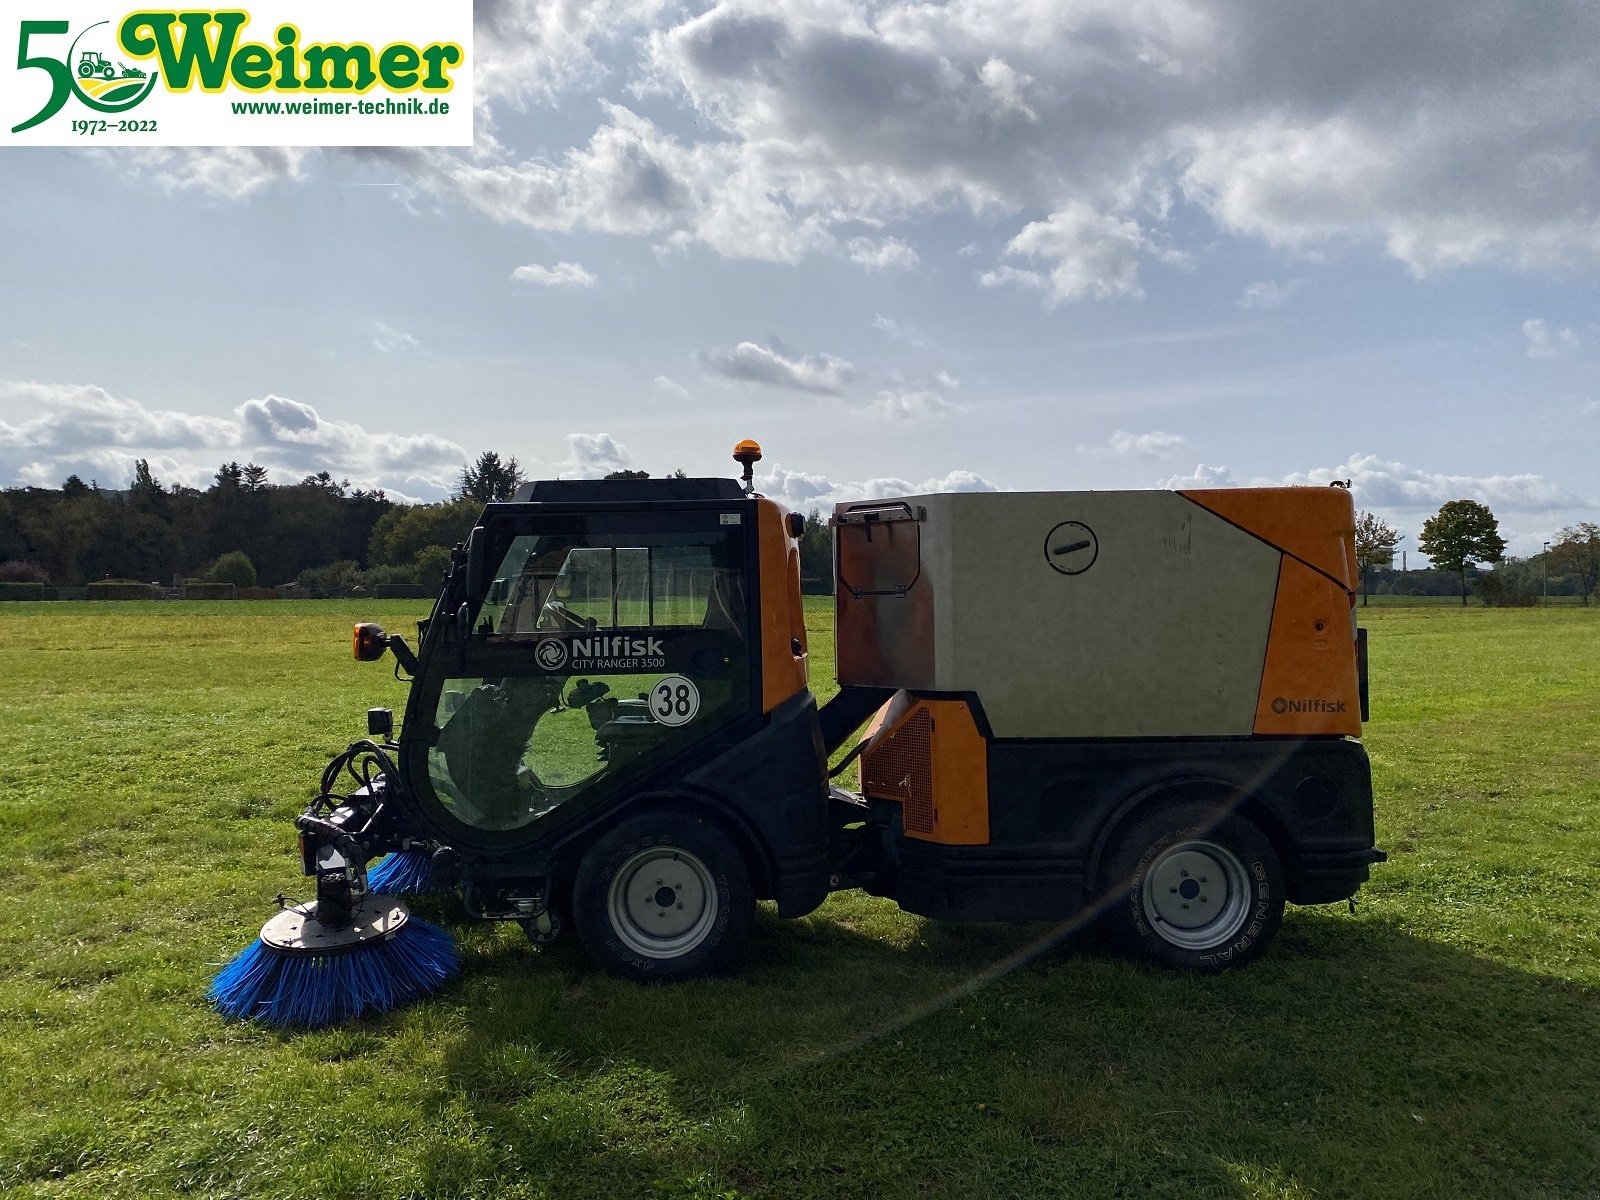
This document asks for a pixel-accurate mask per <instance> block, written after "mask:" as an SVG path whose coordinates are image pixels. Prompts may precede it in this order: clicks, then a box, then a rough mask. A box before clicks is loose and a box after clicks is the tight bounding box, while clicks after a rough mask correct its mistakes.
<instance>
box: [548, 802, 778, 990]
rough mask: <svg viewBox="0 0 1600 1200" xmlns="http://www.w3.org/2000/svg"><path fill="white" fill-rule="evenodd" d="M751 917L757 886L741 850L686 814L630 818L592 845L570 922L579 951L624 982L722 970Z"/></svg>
mask: <svg viewBox="0 0 1600 1200" xmlns="http://www.w3.org/2000/svg"><path fill="white" fill-rule="evenodd" d="M754 915H755V890H754V887H753V885H752V883H751V880H750V868H749V866H748V864H747V863H746V862H745V858H744V855H743V854H742V853H740V850H739V847H738V846H736V845H735V844H734V842H733V840H732V839H731V838H729V837H728V835H727V834H726V833H724V832H723V831H722V830H721V829H720V828H719V827H718V826H716V825H715V824H713V823H712V822H710V821H708V820H706V819H704V818H703V817H699V816H695V815H693V814H691V813H687V812H673V811H671V810H654V811H650V812H642V813H639V814H637V815H635V816H631V817H628V818H627V819H626V820H624V821H623V822H621V823H620V824H619V825H617V826H615V827H614V828H612V829H610V830H608V831H607V832H606V833H604V834H602V835H601V837H600V839H599V840H598V841H597V842H595V843H594V845H592V846H591V847H589V850H588V852H587V853H586V854H585V855H584V856H583V859H582V861H581V862H579V864H578V872H577V877H576V879H575V880H574V881H573V888H572V920H573V925H574V927H575V928H576V929H577V931H578V937H579V939H580V940H581V941H582V942H583V946H584V949H586V950H587V951H588V952H589V956H590V957H591V958H593V959H594V960H595V962H597V963H598V964H599V965H600V966H601V967H603V968H604V969H605V970H607V971H609V972H610V973H611V974H613V975H620V976H621V977H623V978H624V979H634V980H640V981H644V980H663V981H669V980H678V979H692V978H695V977H696V976H700V975H710V974H715V973H716V972H718V971H721V970H724V969H726V968H727V966H728V965H729V963H730V962H731V961H732V959H733V956H734V954H735V953H736V952H737V950H738V948H739V945H740V943H741V942H742V941H743V940H744V936H745V934H746V933H747V932H749V929H750V922H751V920H752V918H753V917H754Z"/></svg>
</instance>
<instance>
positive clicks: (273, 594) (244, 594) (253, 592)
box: [239, 587, 278, 600]
mask: <svg viewBox="0 0 1600 1200" xmlns="http://www.w3.org/2000/svg"><path fill="white" fill-rule="evenodd" d="M277 598H278V589H277V588H267V587H247V588H240V589H239V599H240V600H276V599H277Z"/></svg>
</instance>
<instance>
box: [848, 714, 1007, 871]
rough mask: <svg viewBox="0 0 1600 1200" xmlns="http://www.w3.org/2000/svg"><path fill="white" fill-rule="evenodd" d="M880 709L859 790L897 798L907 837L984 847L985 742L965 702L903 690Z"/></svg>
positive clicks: (986, 807) (864, 756)
mask: <svg viewBox="0 0 1600 1200" xmlns="http://www.w3.org/2000/svg"><path fill="white" fill-rule="evenodd" d="M902 705H903V707H902ZM897 709H898V710H899V711H898V712H897V711H896V710H897ZM884 711H887V713H888V716H887V718H886V719H885V717H884ZM884 711H880V713H879V716H878V718H877V719H879V720H883V721H884V727H883V728H881V729H877V730H874V733H873V739H872V744H871V745H870V746H869V747H868V748H867V750H866V751H865V752H864V753H863V754H862V757H861V788H862V792H863V793H864V794H865V795H867V796H870V797H872V798H873V799H875V800H892V801H896V802H898V803H899V804H900V805H901V806H902V811H901V823H902V825H903V827H904V829H905V832H906V836H907V837H913V838H916V839H918V840H919V841H924V842H938V843H940V844H941V845H946V846H987V845H988V844H989V756H988V746H987V744H986V743H985V742H984V740H983V734H981V733H979V732H978V726H977V724H976V723H975V722H974V721H973V719H972V712H971V710H970V709H968V708H967V705H966V703H965V702H964V701H961V700H917V699H912V698H909V697H905V696H904V694H903V693H902V696H901V697H900V698H899V699H897V701H896V703H895V704H893V705H891V706H889V708H888V709H887V710H884Z"/></svg>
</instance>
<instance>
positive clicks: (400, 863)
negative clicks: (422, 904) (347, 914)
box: [367, 850, 440, 896]
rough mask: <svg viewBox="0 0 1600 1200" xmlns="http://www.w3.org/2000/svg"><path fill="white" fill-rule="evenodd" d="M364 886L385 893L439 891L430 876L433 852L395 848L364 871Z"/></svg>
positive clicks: (420, 893) (398, 894) (411, 894)
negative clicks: (365, 876) (368, 869)
mask: <svg viewBox="0 0 1600 1200" xmlns="http://www.w3.org/2000/svg"><path fill="white" fill-rule="evenodd" d="M367 890H368V891H369V892H376V893H381V894H382V895H385V896H417V895H422V894H424V893H427V892H436V891H439V890H440V888H439V885H438V883H437V882H436V881H435V879H434V877H433V856H432V855H430V854H426V853H424V852H422V851H420V850H397V851H395V852H394V853H393V854H391V855H389V856H388V857H387V858H383V859H380V860H379V861H378V865H377V866H375V867H373V868H372V869H371V870H370V871H368V872H367Z"/></svg>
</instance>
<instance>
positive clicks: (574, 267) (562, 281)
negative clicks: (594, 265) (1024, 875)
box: [511, 262, 599, 288]
mask: <svg viewBox="0 0 1600 1200" xmlns="http://www.w3.org/2000/svg"><path fill="white" fill-rule="evenodd" d="M511 280H512V282H513V283H529V284H533V285H535V286H537V287H550V288H590V287H593V286H594V285H595V284H596V283H598V282H599V280H597V279H596V278H595V277H594V275H592V274H591V273H590V272H589V271H587V270H585V269H584V268H583V267H582V266H580V265H579V264H578V263H575V262H558V263H557V264H556V265H555V266H553V267H546V266H541V265H540V264H539V263H528V264H527V265H526V266H522V267H518V268H517V269H516V270H515V271H513V272H511Z"/></svg>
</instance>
